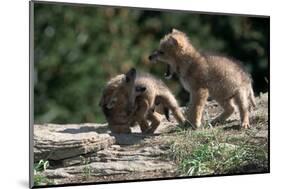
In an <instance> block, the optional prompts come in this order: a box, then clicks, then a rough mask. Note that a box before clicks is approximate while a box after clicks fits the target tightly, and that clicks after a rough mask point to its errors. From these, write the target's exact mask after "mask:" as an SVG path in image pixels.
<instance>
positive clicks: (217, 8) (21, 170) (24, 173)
mask: <svg viewBox="0 0 281 189" xmlns="http://www.w3.org/2000/svg"><path fill="white" fill-rule="evenodd" d="M58 1H60V0H58ZM67 1H68V2H78V3H91V4H105V5H121V6H122V5H123V6H133V7H153V8H164V9H185V10H195V11H196V10H197V11H206V12H228V13H238V14H239V13H244V14H260V15H270V16H271V78H270V82H271V174H264V175H248V176H229V177H216V178H215V177H212V178H196V179H185V180H169V181H153V182H139V183H125V184H107V185H94V186H93V185H92V186H91V185H89V186H81V187H68V188H97V189H101V188H112V189H113V188H114V189H116V188H122V189H123V188H125V189H126V188H132V187H134V188H147V187H161V188H217V189H219V188H224V189H225V188H228V189H232V188H233V189H234V188H235V189H237V188H255V189H258V188H263V189H264V188H267V187H271V185H272V186H274V185H277V186H278V185H279V182H278V181H279V180H280V173H279V172H280V170H281V167H280V165H281V163H280V162H279V161H280V145H279V144H281V143H280V138H281V137H280V136H279V135H280V134H281V131H280V128H281V125H280V119H279V117H280V116H279V112H280V107H281V104H280V96H281V95H280V82H279V81H278V80H279V79H280V78H279V77H280V73H279V72H280V70H281V69H280V65H281V63H280V58H279V57H280V55H279V54H280V42H281V40H280V35H281V29H280V25H281V24H280V20H281V19H280V13H279V12H280V6H279V3H278V1H276V0H262V1H260V0H255V1H251V0H248V1H246V0H227V1H226V0H212V1H208V0H173V1H164V0H162V1H161V0H153V1H152V0H139V1H135V0H67ZM28 13H29V10H28V1H27V0H6V1H3V2H1V6H0V19H1V20H0V24H1V28H0V32H1V33H0V46H1V49H0V65H1V68H0V72H1V73H0V86H1V93H0V94H1V96H0V107H1V109H0V110H1V112H0V119H1V122H0V123H1V132H0V133H1V137H0V140H1V141H0V144H1V148H0V149H1V155H0V165H1V166H0V167H1V169H0V174H1V175H0V178H1V182H0V186H1V188H27V187H28V106H29V104H28V98H29V97H28V91H29V89H28V74H29V70H28V69H29V66H28V65H29V63H28V55H29V51H28V42H29V40H28V36H29V30H28V26H29V24H28V15H29V14H28ZM278 179H279V180H278Z"/></svg>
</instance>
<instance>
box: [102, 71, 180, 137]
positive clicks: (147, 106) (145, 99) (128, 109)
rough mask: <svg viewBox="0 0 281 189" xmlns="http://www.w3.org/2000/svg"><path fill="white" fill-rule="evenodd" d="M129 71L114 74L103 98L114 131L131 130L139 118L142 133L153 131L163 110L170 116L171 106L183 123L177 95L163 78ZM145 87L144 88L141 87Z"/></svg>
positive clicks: (127, 131) (128, 131)
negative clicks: (175, 95)
mask: <svg viewBox="0 0 281 189" xmlns="http://www.w3.org/2000/svg"><path fill="white" fill-rule="evenodd" d="M130 72H131V71H129V72H128V73H127V74H121V75H118V76H116V77H114V78H112V79H111V80H110V81H109V82H108V83H107V85H106V87H105V89H104V91H103V95H102V98H101V100H100V106H101V107H102V110H103V112H104V114H105V117H106V119H107V121H108V124H109V127H110V129H111V131H112V132H115V133H130V132H131V130H130V125H133V124H134V123H135V122H138V123H139V125H140V128H141V131H142V133H153V132H154V131H155V130H156V129H157V127H158V126H159V124H160V121H161V114H165V115H166V117H167V119H168V111H167V110H168V109H170V110H171V111H172V112H173V113H174V115H175V118H176V119H177V120H178V122H179V123H184V116H183V114H182V113H181V111H180V109H179V107H178V104H177V101H176V99H175V98H174V96H173V95H172V93H171V92H170V91H169V89H168V88H167V86H166V85H165V84H164V83H163V82H161V81H159V80H157V79H155V78H153V77H152V76H151V75H148V74H141V75H131V74H130ZM127 80H128V81H129V82H128V81H127ZM132 83H134V85H132ZM144 88H145V91H140V90H139V89H141V90H142V89H144ZM147 120H149V121H150V122H151V124H150V125H149V124H148V121H147Z"/></svg>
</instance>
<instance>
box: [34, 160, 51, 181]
mask: <svg viewBox="0 0 281 189" xmlns="http://www.w3.org/2000/svg"><path fill="white" fill-rule="evenodd" d="M48 167H49V161H46V160H40V161H39V162H38V163H35V164H34V171H33V172H34V185H35V186H42V185H50V184H54V182H53V180H51V179H48V178H47V177H46V176H44V175H43V174H42V172H43V171H45V170H46V169H47V168H48Z"/></svg>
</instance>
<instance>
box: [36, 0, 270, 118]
mask: <svg viewBox="0 0 281 189" xmlns="http://www.w3.org/2000/svg"><path fill="white" fill-rule="evenodd" d="M34 15H35V16H34V45H35V49H34V53H35V54H34V114H35V123H45V122H56V123H79V122H103V121H104V117H103V115H102V112H101V111H100V108H99V106H98V101H99V99H100V96H101V93H102V90H103V87H104V85H105V83H106V81H107V80H108V79H109V78H111V77H113V76H115V75H117V74H120V73H124V72H126V71H127V70H128V69H129V68H131V67H136V68H137V69H138V70H143V71H147V72H150V73H152V74H154V75H157V76H158V77H160V78H163V74H164V70H165V67H164V66H163V65H159V64H156V65H149V64H148V59H147V57H148V55H149V54H150V53H151V51H153V50H154V49H156V48H157V47H158V44H159V40H160V39H161V37H163V35H164V34H166V33H168V32H170V31H171V29H172V28H177V29H179V30H182V31H184V32H186V33H187V35H188V36H189V37H190V39H191V41H192V42H193V44H194V45H195V46H196V47H198V48H199V49H202V50H208V51H211V52H212V51H213V52H219V53H223V54H225V55H227V56H229V57H233V58H236V59H238V60H240V61H242V63H243V64H244V65H245V66H246V69H247V70H248V71H249V72H251V74H252V76H253V80H254V88H255V92H256V93H257V92H260V91H267V90H268V84H267V82H266V79H265V78H267V79H269V75H268V74H269V71H268V66H269V65H268V64H269V62H268V60H269V54H268V53H269V18H262V17H259V18H257V17H245V16H244V17H243V16H233V15H232V16H225V15H207V14H199V13H189V12H183V11H174V12H172V11H165V12H164V11H152V10H141V9H135V8H134V9H133V8H131V9H128V8H111V7H104V6H100V7H96V6H82V5H75V6H73V5H63V4H45V3H35V6H34ZM165 83H167V84H168V86H169V87H170V88H171V90H172V91H174V92H175V94H176V95H177V98H178V99H179V101H180V103H181V104H182V105H183V104H186V103H187V101H188V95H187V93H186V92H184V90H183V89H182V88H181V86H180V84H179V82H178V81H177V80H176V79H174V80H172V81H165Z"/></svg>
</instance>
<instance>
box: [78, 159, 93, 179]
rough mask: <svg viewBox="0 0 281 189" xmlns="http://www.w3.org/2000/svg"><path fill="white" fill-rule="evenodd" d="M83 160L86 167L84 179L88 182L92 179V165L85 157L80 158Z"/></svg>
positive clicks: (84, 168)
mask: <svg viewBox="0 0 281 189" xmlns="http://www.w3.org/2000/svg"><path fill="white" fill-rule="evenodd" d="M80 158H81V160H82V163H83V164H84V165H85V166H84V167H83V178H84V179H85V180H86V179H88V178H90V176H91V172H92V168H91V166H90V165H89V163H90V159H89V158H86V157H84V156H80Z"/></svg>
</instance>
